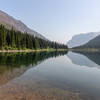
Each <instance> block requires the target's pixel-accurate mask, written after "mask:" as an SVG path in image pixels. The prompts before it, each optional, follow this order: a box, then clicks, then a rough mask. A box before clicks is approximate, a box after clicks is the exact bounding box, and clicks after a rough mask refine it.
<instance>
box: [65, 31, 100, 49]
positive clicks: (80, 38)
mask: <svg viewBox="0 0 100 100" xmlns="http://www.w3.org/2000/svg"><path fill="white" fill-rule="evenodd" d="M99 34H100V32H90V33H86V34H83V33H81V34H78V35H75V36H73V37H72V39H71V40H69V41H68V43H67V45H68V47H69V48H72V47H77V46H80V45H83V44H86V43H87V42H89V41H90V40H91V39H93V38H95V37H96V36H98V35H99Z"/></svg>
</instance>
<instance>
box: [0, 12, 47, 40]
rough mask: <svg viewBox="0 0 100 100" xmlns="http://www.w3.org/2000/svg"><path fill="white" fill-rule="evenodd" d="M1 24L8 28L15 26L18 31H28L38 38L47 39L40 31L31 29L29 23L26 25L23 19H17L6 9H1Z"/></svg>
mask: <svg viewBox="0 0 100 100" xmlns="http://www.w3.org/2000/svg"><path fill="white" fill-rule="evenodd" d="M0 24H3V25H4V26H5V27H6V28H8V29H10V28H12V27H13V28H14V29H15V30H17V31H21V32H23V33H24V32H27V33H28V34H32V35H34V36H36V37H38V38H42V39H44V40H48V39H46V38H45V37H44V36H42V35H41V34H40V33H38V32H36V31H34V30H32V29H30V28H29V27H28V26H27V25H25V24H24V23H23V22H22V21H20V20H17V19H15V18H14V17H12V16H10V15H8V14H7V13H5V12H4V11H2V10H0Z"/></svg>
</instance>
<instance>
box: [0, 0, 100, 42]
mask: <svg viewBox="0 0 100 100" xmlns="http://www.w3.org/2000/svg"><path fill="white" fill-rule="evenodd" d="M0 10H3V11H5V12H6V13H8V14H9V15H11V16H13V17H15V18H17V19H18V20H21V21H23V22H24V23H25V24H26V25H27V26H28V27H30V28H31V29H34V30H36V31H37V32H39V33H41V34H43V35H44V36H46V37H47V38H49V39H51V40H55V41H58V42H62V43H66V42H67V41H68V40H69V39H70V38H71V37H72V36H73V35H75V34H79V33H85V32H94V31H100V0H0Z"/></svg>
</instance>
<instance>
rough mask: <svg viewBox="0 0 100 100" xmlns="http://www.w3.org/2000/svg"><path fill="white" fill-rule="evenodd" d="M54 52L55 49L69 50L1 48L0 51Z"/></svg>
mask: <svg viewBox="0 0 100 100" xmlns="http://www.w3.org/2000/svg"><path fill="white" fill-rule="evenodd" d="M43 51H46V52H53V51H68V49H36V50H35V49H25V50H17V49H16V50H5V49H3V50H0V52H43Z"/></svg>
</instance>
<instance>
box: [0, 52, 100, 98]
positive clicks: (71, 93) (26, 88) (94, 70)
mask: <svg viewBox="0 0 100 100" xmlns="http://www.w3.org/2000/svg"><path fill="white" fill-rule="evenodd" d="M59 55H60V56H59ZM84 55H88V56H84ZM84 55H83V54H82V53H81V54H80V53H72V52H69V53H68V54H67V52H40V53H17V54H15V53H14V54H11V53H9V54H8V53H7V54H0V56H1V57H0V58H1V60H2V61H0V68H1V69H0V70H1V74H0V84H1V83H2V84H1V85H0V100H100V69H99V67H100V66H99V64H98V63H97V62H98V61H97V60H95V61H94V60H90V58H91V59H92V57H93V58H94V56H95V58H96V56H97V55H99V54H96V55H95V54H94V55H93V56H92V57H91V55H92V54H91V53H90V54H84ZM56 56H59V57H56ZM89 57H90V58H89ZM48 58H50V59H48ZM97 58H98V59H99V57H97ZM46 59H48V60H46ZM41 62H42V63H41ZM3 68H4V69H3ZM4 78H5V79H4ZM5 80H6V81H5Z"/></svg>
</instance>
